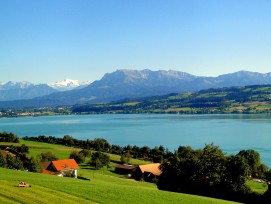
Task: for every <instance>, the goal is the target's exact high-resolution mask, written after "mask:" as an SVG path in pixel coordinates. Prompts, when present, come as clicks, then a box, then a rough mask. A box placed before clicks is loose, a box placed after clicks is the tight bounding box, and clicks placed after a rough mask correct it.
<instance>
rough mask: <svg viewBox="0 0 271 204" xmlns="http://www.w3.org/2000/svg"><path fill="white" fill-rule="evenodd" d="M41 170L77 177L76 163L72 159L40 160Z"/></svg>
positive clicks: (46, 172)
mask: <svg viewBox="0 0 271 204" xmlns="http://www.w3.org/2000/svg"><path fill="white" fill-rule="evenodd" d="M40 167H41V172H42V173H44V174H51V175H57V176H72V177H75V178H77V169H79V166H78V164H77V163H76V161H75V160H74V159H66V160H57V161H49V162H42V163H41V164H40Z"/></svg>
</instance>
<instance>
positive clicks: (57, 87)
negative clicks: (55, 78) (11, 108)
mask: <svg viewBox="0 0 271 204" xmlns="http://www.w3.org/2000/svg"><path fill="white" fill-rule="evenodd" d="M89 84H90V81H86V82H82V83H80V82H79V81H78V80H72V79H64V80H63V81H59V82H55V83H51V84H33V83H30V82H27V81H22V82H13V81H9V82H7V83H0V101H12V100H23V99H33V98H36V97H39V96H44V95H49V94H51V93H55V92H59V91H68V90H72V89H80V88H84V87H86V86H88V85H89Z"/></svg>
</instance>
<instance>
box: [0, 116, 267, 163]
mask: <svg viewBox="0 0 271 204" xmlns="http://www.w3.org/2000/svg"><path fill="white" fill-rule="evenodd" d="M4 130H5V131H7V132H13V133H15V134H17V135H18V136H20V137H23V136H39V135H46V136H55V137H63V136H64V135H66V134H68V135H71V136H72V137H74V138H77V139H84V140H86V139H94V138H104V139H106V140H107V141H108V142H109V143H111V144H117V145H121V146H124V145H128V144H130V145H137V146H144V145H147V146H149V147H151V148H153V147H154V146H159V145H163V146H164V147H165V148H168V149H169V150H171V151H173V150H176V149H177V148H178V147H179V146H188V145H189V146H191V147H193V148H195V149H196V148H203V147H204V145H205V144H210V143H212V142H213V143H214V144H215V145H218V146H219V147H220V148H221V149H222V150H223V151H224V152H225V153H227V154H236V153H238V152H239V151H240V150H244V149H254V150H256V151H258V152H259V153H260V154H261V159H262V161H263V162H264V163H265V164H266V165H268V166H269V167H271V115H270V114H259V115H258V114H257V115H245V114H216V115H210V114H208V115H207V114H206V115H204V114H203V115H174V114H172V115H171V114H112V115H69V116H44V117H22V118H0V131H1V132H2V131H4Z"/></svg>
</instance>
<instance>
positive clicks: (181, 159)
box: [157, 144, 271, 203]
mask: <svg viewBox="0 0 271 204" xmlns="http://www.w3.org/2000/svg"><path fill="white" fill-rule="evenodd" d="M161 170H162V174H161V176H160V178H159V179H158V182H157V186H158V188H159V189H161V190H168V191H174V192H182V193H189V194H197V195H203V196H210V197H217V198H222V199H227V200H235V201H239V202H245V203H268V201H270V200H269V199H270V195H271V194H270V193H269V191H267V193H266V194H265V195H258V194H256V193H254V192H252V191H251V189H250V188H249V187H248V186H247V185H246V181H247V180H249V179H250V178H252V177H254V178H255V177H256V178H262V179H267V180H269V181H270V175H271V172H270V170H269V169H268V167H267V166H265V165H264V164H263V163H261V160H260V155H259V153H258V152H256V151H254V150H251V149H249V150H242V151H240V152H239V153H238V154H236V155H226V154H224V153H223V152H222V150H221V149H220V148H219V147H217V146H215V145H213V144H210V145H206V146H205V147H204V148H203V149H199V150H194V149H192V148H191V147H184V146H180V147H179V148H178V150H177V151H176V152H175V154H174V157H172V158H170V159H169V160H168V161H167V162H164V163H162V165H161Z"/></svg>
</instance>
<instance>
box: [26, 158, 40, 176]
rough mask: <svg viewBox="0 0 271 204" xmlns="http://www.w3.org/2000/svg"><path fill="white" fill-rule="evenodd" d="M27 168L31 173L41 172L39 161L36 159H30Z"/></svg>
mask: <svg viewBox="0 0 271 204" xmlns="http://www.w3.org/2000/svg"><path fill="white" fill-rule="evenodd" d="M26 168H27V169H28V171H31V172H40V170H41V169H40V165H39V161H38V159H35V158H34V157H31V158H30V160H29V162H28V163H27V167H26Z"/></svg>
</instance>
